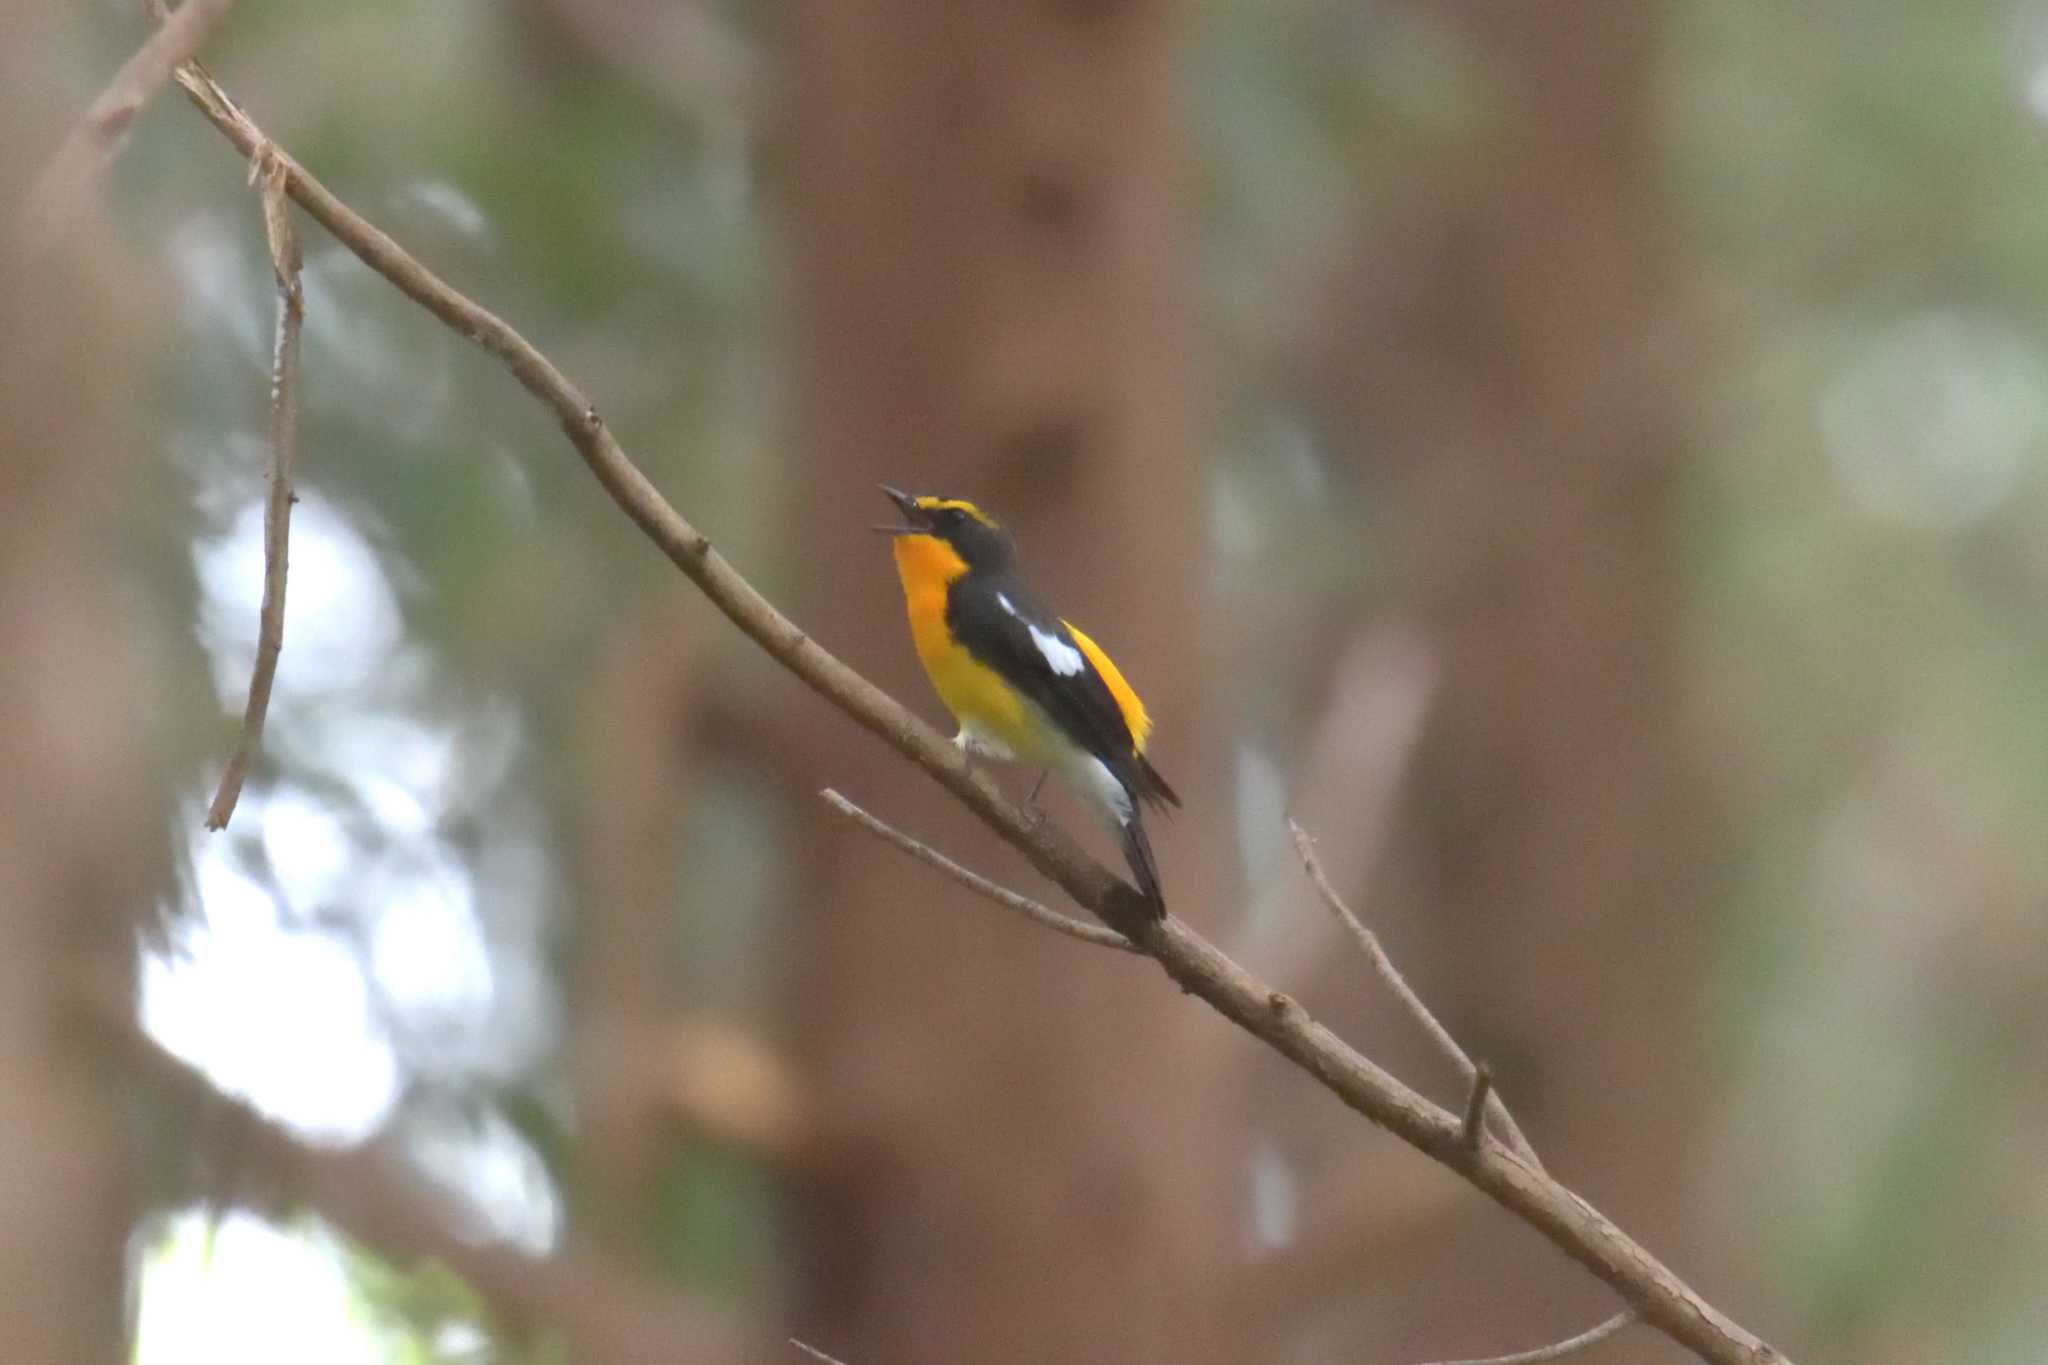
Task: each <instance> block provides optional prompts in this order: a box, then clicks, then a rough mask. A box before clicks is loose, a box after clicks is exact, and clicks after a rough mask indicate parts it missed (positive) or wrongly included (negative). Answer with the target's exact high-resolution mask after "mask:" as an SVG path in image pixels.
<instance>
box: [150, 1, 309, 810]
mask: <svg viewBox="0 0 2048 1365" xmlns="http://www.w3.org/2000/svg"><path fill="white" fill-rule="evenodd" d="M179 13H181V14H182V13H184V11H183V10H180V11H179ZM249 178H250V179H251V180H252V181H260V182H261V185H262V193H263V236H264V240H265V241H266V242H268V243H269V245H270V270H271V274H272V275H273V276H275V277H276V280H277V336H276V341H275V343H274V345H273V347H272V350H271V357H270V471H269V476H268V478H269V485H270V486H269V495H268V497H267V498H266V499H265V500H264V504H263V606H262V608H261V610H260V611H259V613H258V616H257V624H256V664H255V667H254V668H252V669H251V670H250V673H249V704H248V707H247V709H245V710H244V711H243V713H242V737H241V740H240V741H239V742H238V743H237V744H236V745H235V752H234V753H233V754H232V755H231V756H230V757H229V758H228V764H227V767H226V768H225V769H224V770H223V771H222V772H221V775H220V787H219V789H218V790H216V791H215V792H214V795H213V805H212V806H211V807H210V808H209V809H208V810H207V812H206V827H207V828H208V829H216V830H217V829H226V828H227V824H228V820H229V819H230V818H231V817H232V816H233V815H234V813H235V802H237V801H238V800H240V799H241V795H242V783H243V781H244V780H245V779H246V778H247V777H248V775H249V765H250V764H251V763H252V762H254V761H255V757H256V750H257V747H258V746H259V745H260V744H262V742H263V721H264V718H265V717H266V716H268V715H269V714H270V688H271V684H273V683H274V682H276V681H277V660H278V656H279V654H281V653H282V652H283V650H284V585H285V568H286V562H287V560H288V559H289V558H290V551H291V535H292V504H293V503H294V502H297V501H298V494H297V493H296V492H295V491H294V489H293V481H294V477H295V475H294V466H295V464H296V463H297V460H298V446H299V332H300V329H301V328H302V327H303V325H304V323H305V320H306V301H305V294H304V292H303V291H302V290H301V289H300V288H299V267H300V265H301V263H302V258H301V256H300V254H299V238H298V234H297V233H296V232H294V231H293V230H292V211H291V205H290V204H289V203H288V202H286V199H285V193H284V182H285V169H284V163H283V162H282V161H281V160H279V159H278V156H277V152H276V149H275V148H274V147H272V146H271V144H270V143H268V142H259V143H258V144H257V150H256V153H255V155H254V157H253V158H252V160H251V161H250V163H249Z"/></svg>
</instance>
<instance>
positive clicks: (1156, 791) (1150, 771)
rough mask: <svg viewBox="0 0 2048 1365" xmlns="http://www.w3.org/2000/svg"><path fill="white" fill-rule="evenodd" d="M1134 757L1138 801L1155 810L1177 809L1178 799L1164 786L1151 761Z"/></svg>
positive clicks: (1140, 756)
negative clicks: (1147, 803) (1135, 760)
mask: <svg viewBox="0 0 2048 1365" xmlns="http://www.w3.org/2000/svg"><path fill="white" fill-rule="evenodd" d="M1136 757H1137V760H1138V761H1137V763H1136V765H1135V767H1136V770H1137V776H1138V780H1137V782H1136V784H1135V785H1136V787H1137V793H1138V797H1139V799H1140V800H1143V801H1147V802H1149V803H1151V805H1152V807H1153V808H1154V809H1156V810H1165V809H1166V808H1167V807H1169V806H1171V807H1173V808H1174V809H1176V810H1177V809H1179V807H1180V797H1179V796H1178V795H1177V794H1176V793H1175V792H1174V790H1173V788H1171V787H1169V786H1167V785H1166V779H1165V778H1163V777H1161V776H1160V775H1159V769H1157V768H1155V767H1153V766H1152V760H1151V759H1149V758H1147V757H1145V755H1143V754H1138V755H1136ZM1139 837H1141V838H1142V837H1143V836H1142V835H1141V836H1139Z"/></svg>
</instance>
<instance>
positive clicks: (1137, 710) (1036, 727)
mask: <svg viewBox="0 0 2048 1365" xmlns="http://www.w3.org/2000/svg"><path fill="white" fill-rule="evenodd" d="M881 488H882V492H883V493H885V494H886V495H887V496H888V498H889V501H891V502H892V503H894V504H895V505H896V508H897V510H898V511H899V512H901V513H902V517H903V520H902V521H901V522H897V523H892V524H890V525H885V526H877V527H875V528H874V529H875V530H877V531H881V532H885V533H886V534H888V535H889V536H891V537H893V540H894V546H893V548H894V551H895V558H896V573H897V576H898V577H899V578H900V579H901V580H902V583H903V600H904V605H905V607H906V609H907V610H908V612H909V616H910V636H911V642H912V643H913V644H914V645H915V646H916V648H917V657H918V660H919V662H921V663H922V664H923V665H924V671H925V673H926V674H927V675H928V676H929V677H930V678H931V682H932V687H933V688H934V689H935V690H936V691H937V692H938V694H939V700H940V701H942V702H944V703H945V704H946V709H947V710H949V711H951V712H952V713H953V718H954V719H955V720H956V721H958V722H959V724H960V731H959V733H958V734H957V735H955V736H954V739H953V742H954V743H955V744H957V745H959V746H960V747H961V749H963V750H965V751H966V752H968V753H971V754H977V755H981V756H984V757H988V758H993V759H1003V760H1014V761H1017V762H1020V763H1025V764H1028V765H1031V766H1033V767H1036V768H1039V769H1040V770H1041V771H1040V773H1039V783H1040V785H1043V783H1044V781H1045V774H1046V773H1048V772H1051V773H1057V774H1058V775H1059V776H1060V778H1061V780H1062V781H1064V782H1065V783H1066V784H1067V785H1068V786H1069V787H1071V788H1072V789H1073V790H1074V792H1075V793H1076V794H1077V795H1079V796H1080V797H1081V798H1082V799H1083V800H1084V801H1086V802H1087V803H1088V804H1089V805H1091V806H1093V807H1095V808H1096V809H1097V810H1098V811H1100V812H1101V813H1102V814H1104V815H1105V816H1107V817H1108V820H1109V823H1110V825H1111V826H1112V828H1114V829H1115V830H1116V832H1117V835H1118V838H1119V839H1120V841H1121V843H1122V846H1123V853H1124V858H1125V861H1127V862H1128V863H1129V864H1130V868H1131V875H1132V877H1133V879H1134V880H1135V882H1136V885H1137V889H1138V892H1139V894H1140V895H1141V896H1143V898H1144V900H1145V902H1146V905H1147V907H1148V908H1149V909H1150V911H1151V913H1152V916H1153V917H1154V918H1161V917H1163V916H1164V915H1165V913H1166V901H1165V898H1164V897H1163V895H1162V894H1161V892H1160V886H1159V864H1158V861H1157V860H1156V859H1155V858H1154V857H1153V855H1152V842H1151V840H1150V839H1148V838H1147V837H1146V835H1145V819H1144V807H1146V806H1148V805H1149V806H1152V807H1154V808H1155V809H1158V810H1160V811H1161V812H1165V811H1166V810H1167V809H1168V808H1169V807H1178V806H1179V805H1180V797H1179V796H1178V795H1176V794H1175V793H1174V790H1173V788H1172V787H1170V786H1168V785H1167V782H1166V779H1165V778H1164V777H1161V776H1160V775H1159V770H1158V769H1157V768H1155V767H1153V766H1152V760H1151V759H1149V758H1147V757H1146V756H1145V744H1146V741H1147V740H1148V739H1150V738H1151V734H1152V717H1151V715H1150V714H1149V713H1148V712H1147V711H1146V710H1145V704H1144V703H1143V702H1142V701H1140V700H1138V694H1137V693H1136V692H1134V691H1132V690H1131V685H1130V684H1129V683H1128V682H1126V681H1124V675H1123V673H1122V672H1121V671H1119V670H1118V668H1117V666H1116V665H1115V664H1114V663H1112V662H1111V661H1110V657H1109V655H1108V654H1106V653H1104V652H1103V650H1102V647H1101V646H1100V645H1098V644H1096V643H1095V641H1093V640H1091V639H1089V638H1088V636H1087V635H1086V634H1084V633H1083V632H1082V631H1081V629H1080V628H1079V627H1077V626H1075V625H1074V624H1073V623H1072V622H1071V621H1068V620H1066V619H1064V618H1063V617H1061V616H1059V615H1057V614H1056V613H1055V612H1053V611H1052V610H1050V609H1049V608H1047V607H1046V606H1045V605H1044V604H1043V603H1042V602H1041V601H1040V600H1039V598H1038V596H1037V594H1035V593H1033V592H1032V591H1031V589H1030V588H1028V587H1027V586H1025V583H1024V581H1023V579H1022V578H1020V577H1019V576H1018V573H1017V546H1016V542H1015V541H1014V540H1013V539H1012V538H1011V536H1010V533H1009V532H1008V531H1006V530H1004V529H1003V527H1002V526H1001V525H1000V524H999V523H997V522H996V520H995V519H994V518H993V517H991V516H989V514H988V513H986V512H984V511H982V510H981V509H980V508H979V507H976V506H975V505H974V504H973V503H971V502H968V501H967V500H966V499H964V498H948V497H936V496H930V495H924V496H918V495H913V494H910V493H905V492H903V491H901V490H900V489H896V488H891V487H889V486H888V485H887V484H883V485H881ZM1037 796H1038V788H1037V787H1033V788H1032V794H1031V798H1030V799H1031V801H1032V802H1034V803H1035V802H1036V800H1037Z"/></svg>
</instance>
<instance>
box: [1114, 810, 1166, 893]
mask: <svg viewBox="0 0 2048 1365" xmlns="http://www.w3.org/2000/svg"><path fill="white" fill-rule="evenodd" d="M1117 832H1118V834H1119V835H1120V836H1121V837H1122V839H1123V845H1124V861H1126V862H1128V863H1129V864H1130V865H1131V876H1132V877H1133V878H1135V879H1136V881H1137V883H1138V890H1139V891H1140V892H1141V893H1143V895H1144V897H1145V899H1146V900H1147V901H1149V902H1150V903H1151V908H1152V917H1153V918H1154V919H1164V918H1165V917H1166V898H1165V897H1164V896H1162V895H1161V894H1160V892H1159V863H1158V861H1157V860H1156V859H1154V858H1153V856H1152V841H1151V840H1150V839H1147V838H1146V837H1145V818H1144V816H1142V815H1140V814H1139V813H1138V809H1137V807H1136V806H1133V807H1132V808H1131V813H1130V816H1129V818H1128V819H1126V820H1124V821H1123V823H1122V824H1121V825H1119V826H1118V829H1117Z"/></svg>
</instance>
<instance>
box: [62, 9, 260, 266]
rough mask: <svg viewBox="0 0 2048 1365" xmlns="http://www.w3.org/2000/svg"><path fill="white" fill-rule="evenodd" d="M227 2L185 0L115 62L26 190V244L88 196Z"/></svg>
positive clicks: (66, 219) (69, 216) (70, 215)
mask: <svg viewBox="0 0 2048 1365" xmlns="http://www.w3.org/2000/svg"><path fill="white" fill-rule="evenodd" d="M234 3H235V0H186V2H185V3H184V4H183V5H180V6H179V7H178V12H177V13H176V14H173V15H172V16H171V17H170V18H169V19H168V20H167V21H165V22H164V23H163V24H162V25H161V26H159V27H158V28H157V30H156V31H155V32H154V33H152V34H151V35H150V37H149V41H148V42H146V43H144V44H143V45H142V46H141V47H140V48H138V49H136V52H135V55H134V56H132V57H130V58H129V59H128V60H127V61H125V62H123V63H122V64H121V69H120V70H119V71H117V72H115V73H114V79H113V80H112V81H110V82H109V83H108V84H107V88H106V89H105V90H103V91H101V92H100V96H99V98H98V99H96V100H94V101H93V102H92V104H91V105H90V106H89V107H87V109H86V111H85V114H84V115H83V116H82V117H81V118H80V119H79V120H78V122H77V123H76V124H74V125H72V128H71V131H70V132H69V133H68V134H66V135H65V138H64V142H63V144H62V145H61V146H59V147H58V148H57V154H56V155H55V156H54V157H52V158H51V159H50V164H49V165H48V166H46V167H44V168H43V173H42V174H41V175H39V176H37V177H36V183H35V184H34V186H32V187H31V188H30V190H29V194H28V202H27V204H26V206H25V207H24V208H23V210H22V214H21V224H22V227H23V230H24V235H25V236H26V238H27V239H28V240H29V241H30V242H31V243H34V244H36V245H38V246H41V245H47V244H49V243H52V242H55V241H56V240H57V239H58V238H59V237H61V236H62V235H63V232H64V229H65V228H66V227H68V226H69V225H70V224H71V222H72V221H73V220H74V219H75V218H76V217H77V215H78V212H79V210H80V209H81V208H83V207H84V205H85V203H86V200H87V199H88V198H89V197H90V196H91V194H92V189H93V185H94V184H95V182H97V181H98V179H99V177H100V173H101V172H102V171H103V170H105V169H106V166H107V163H108V162H109V161H111V160H113V157H114V153H115V152H116V151H117V150H118V149H119V147H120V145H121V139H122V137H123V136H124V135H125V134H126V133H127V131H128V128H129V125H131V124H133V123H134V122H135V116H136V115H137V114H139V113H141V112H142V106H144V105H145V104H148V103H149V102H150V101H151V100H152V99H154V98H156V93H157V92H158V91H159V90H161V89H163V88H164V86H165V85H166V84H167V83H169V81H170V79H171V73H172V72H173V71H175V70H177V68H178V67H179V66H181V65H182V64H184V63H185V62H187V61H190V60H191V59H192V58H193V57H194V56H195V55H197V53H198V51H199V49H200V48H201V47H203V46H204V45H205V43H206V39H207V35H209V34H210V33H212V32H213V28H214V25H215V24H218V23H219V22H220V20H221V18H222V16H224V15H225V14H226V13H227V12H228V10H229V9H230V8H232V7H233V5H234Z"/></svg>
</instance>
